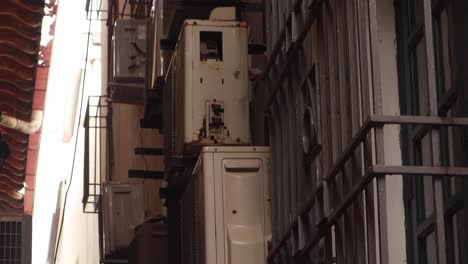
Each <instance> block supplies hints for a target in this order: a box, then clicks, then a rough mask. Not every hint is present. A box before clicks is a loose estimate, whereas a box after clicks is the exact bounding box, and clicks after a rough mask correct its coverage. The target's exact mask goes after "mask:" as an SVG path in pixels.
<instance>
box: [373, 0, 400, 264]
mask: <svg viewBox="0 0 468 264" xmlns="http://www.w3.org/2000/svg"><path fill="white" fill-rule="evenodd" d="M376 2H377V17H378V27H379V43H380V71H381V73H380V76H381V85H382V98H383V106H382V107H383V114H385V115H399V114H400V104H399V94H398V73H397V57H396V56H397V53H396V48H397V47H396V32H395V13H394V6H393V0H380V1H376ZM384 140H385V142H384V145H385V163H386V164H387V165H401V164H402V158H401V147H400V127H398V126H387V127H385V130H384ZM386 184H387V223H388V244H389V258H390V259H389V261H388V263H392V264H399V263H406V241H405V215H404V203H403V178H402V177H401V176H391V177H387V179H386Z"/></svg>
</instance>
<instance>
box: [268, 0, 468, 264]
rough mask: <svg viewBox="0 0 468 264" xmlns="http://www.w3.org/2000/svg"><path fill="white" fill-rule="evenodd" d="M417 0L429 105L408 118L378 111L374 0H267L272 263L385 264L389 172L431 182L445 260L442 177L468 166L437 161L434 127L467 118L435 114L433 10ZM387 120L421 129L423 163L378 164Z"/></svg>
mask: <svg viewBox="0 0 468 264" xmlns="http://www.w3.org/2000/svg"><path fill="white" fill-rule="evenodd" d="M422 1H423V7H424V8H423V11H424V12H423V17H424V21H423V25H424V27H423V31H422V34H423V36H424V44H425V49H424V54H425V57H426V58H427V60H426V63H425V65H424V69H422V70H423V71H424V72H425V73H426V74H425V76H426V78H427V80H426V82H427V86H426V96H425V97H424V98H423V99H424V100H427V103H428V110H429V111H428V113H427V115H408V116H387V115H383V111H382V100H383V99H382V86H381V76H380V74H381V70H380V65H381V64H380V61H379V60H380V58H379V42H378V33H379V31H378V25H377V7H376V0H348V1H342V0H294V1H281V0H270V1H266V10H267V14H266V15H267V18H266V19H267V23H266V24H267V25H268V28H267V32H268V33H269V35H270V36H271V39H270V41H269V47H268V51H269V54H270V57H269V60H268V63H267V68H266V71H265V75H264V77H265V79H264V81H265V85H266V86H267V87H268V88H269V94H270V96H269V97H268V100H267V105H266V109H265V110H266V112H267V114H268V115H269V120H270V126H271V127H270V131H271V133H270V142H271V144H272V151H273V154H272V157H273V163H272V164H273V165H272V166H273V175H272V177H273V179H272V188H273V189H272V193H273V194H274V196H273V197H272V217H273V219H272V226H273V242H272V245H271V246H272V247H271V250H270V256H269V258H268V262H269V263H333V262H336V263H347V261H351V262H352V263H382V264H385V263H389V246H388V237H389V234H388V232H389V230H387V228H388V223H387V219H388V218H387V205H386V203H387V197H390V196H388V195H387V193H386V192H387V189H386V179H387V178H388V177H392V175H408V176H407V177H417V176H422V177H430V178H431V179H432V187H433V189H434V199H433V203H434V216H433V219H434V227H435V235H436V241H437V263H446V247H445V243H446V242H445V229H444V223H445V222H444V214H445V213H446V212H445V209H444V204H443V197H442V196H443V192H442V176H451V177H466V176H467V175H468V168H466V167H454V166H443V165H442V164H441V161H440V154H439V151H440V142H439V131H440V129H441V128H442V127H466V126H468V118H464V117H442V116H439V115H438V104H437V96H436V86H435V81H436V80H435V72H434V57H433V39H432V38H433V30H432V7H431V1H429V0H422ZM308 98H310V100H309V99H308ZM310 108H312V109H313V110H314V111H313V113H314V115H315V116H314V119H313V120H315V122H314V124H312V127H314V128H315V130H316V134H317V144H316V145H311V146H310V148H308V149H304V147H303V142H301V133H300V130H301V129H302V128H303V127H304V125H303V124H302V122H304V120H305V119H303V118H302V116H303V113H304V112H305V109H310ZM308 120H309V119H308ZM309 122H310V121H309ZM394 125H397V126H408V125H411V126H415V127H419V128H420V129H419V131H418V135H419V136H420V137H425V136H428V137H429V138H430V142H431V144H430V149H429V151H430V153H431V162H430V163H429V164H425V165H424V166H406V165H405V166H391V165H387V164H386V163H385V160H384V158H385V153H386V150H385V146H384V141H385V137H384V128H385V127H387V126H394ZM304 151H305V153H304Z"/></svg>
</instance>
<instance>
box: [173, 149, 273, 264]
mask: <svg viewBox="0 0 468 264" xmlns="http://www.w3.org/2000/svg"><path fill="white" fill-rule="evenodd" d="M269 181H270V152H269V148H268V147H205V148H203V150H202V153H201V154H200V158H199V160H198V162H197V165H196V166H195V169H194V171H193V175H192V177H191V179H190V181H189V184H188V186H187V189H186V191H185V193H184V195H183V197H182V201H181V234H182V239H181V240H182V242H181V243H182V246H181V248H182V251H181V256H182V263H185V264H259V263H266V258H267V253H268V248H267V242H268V240H269V239H270V238H271V224H270V215H271V212H270V183H269Z"/></svg>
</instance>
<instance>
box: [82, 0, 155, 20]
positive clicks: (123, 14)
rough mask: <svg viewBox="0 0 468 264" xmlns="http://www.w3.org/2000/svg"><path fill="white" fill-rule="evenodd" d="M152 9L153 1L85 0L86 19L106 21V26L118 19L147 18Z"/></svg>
mask: <svg viewBox="0 0 468 264" xmlns="http://www.w3.org/2000/svg"><path fill="white" fill-rule="evenodd" d="M103 2H104V3H103ZM152 7H153V0H123V1H119V0H109V1H103V0H87V1H86V16H87V19H90V20H99V21H107V24H108V25H113V23H112V22H113V21H115V19H117V18H119V17H120V18H148V17H149V16H150V15H151V9H152ZM106 14H107V15H108V16H107V17H105V15H106Z"/></svg>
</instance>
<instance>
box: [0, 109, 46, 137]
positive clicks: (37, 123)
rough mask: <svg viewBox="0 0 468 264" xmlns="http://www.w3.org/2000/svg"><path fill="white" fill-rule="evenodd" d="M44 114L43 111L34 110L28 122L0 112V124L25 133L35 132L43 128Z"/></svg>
mask: <svg viewBox="0 0 468 264" xmlns="http://www.w3.org/2000/svg"><path fill="white" fill-rule="evenodd" d="M43 115H44V113H43V111H40V110H34V111H33V112H32V115H31V121H30V122H26V121H23V120H19V119H16V118H14V117H11V116H8V115H5V114H4V113H2V114H0V125H1V126H4V127H8V128H11V129H14V130H17V131H19V132H21V133H24V134H28V135H29V134H34V133H36V132H37V131H38V130H39V128H41V125H42V117H43Z"/></svg>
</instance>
